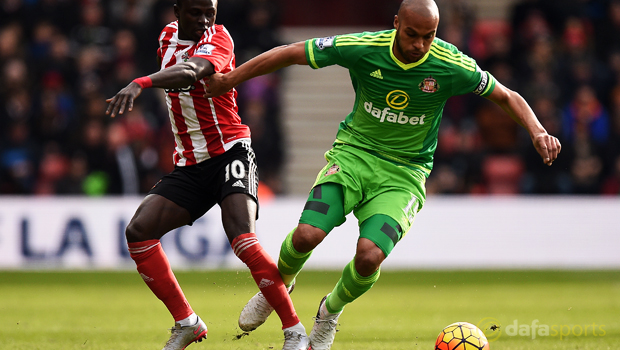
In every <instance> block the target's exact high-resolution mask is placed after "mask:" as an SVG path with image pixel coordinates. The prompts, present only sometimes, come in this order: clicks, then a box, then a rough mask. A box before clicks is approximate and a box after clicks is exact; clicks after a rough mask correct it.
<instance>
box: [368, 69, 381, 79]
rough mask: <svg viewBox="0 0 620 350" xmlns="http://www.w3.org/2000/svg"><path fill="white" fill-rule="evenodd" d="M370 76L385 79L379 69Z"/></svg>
mask: <svg viewBox="0 0 620 350" xmlns="http://www.w3.org/2000/svg"><path fill="white" fill-rule="evenodd" d="M370 76H371V77H373V78H377V79H383V75H381V69H377V70H376V71H374V72H372V73H370Z"/></svg>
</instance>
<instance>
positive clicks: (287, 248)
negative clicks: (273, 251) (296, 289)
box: [278, 229, 312, 288]
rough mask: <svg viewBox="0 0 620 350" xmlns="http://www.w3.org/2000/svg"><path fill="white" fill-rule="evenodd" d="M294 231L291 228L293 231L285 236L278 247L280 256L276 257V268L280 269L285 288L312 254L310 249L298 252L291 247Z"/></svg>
mask: <svg viewBox="0 0 620 350" xmlns="http://www.w3.org/2000/svg"><path fill="white" fill-rule="evenodd" d="M294 232H295V229H293V231H291V232H290V233H289V234H288V236H286V238H285V239H284V242H282V246H281V247H280V258H279V259H278V270H280V275H281V276H282V281H283V282H284V284H285V285H286V287H287V288H288V287H290V286H291V284H293V282H294V281H295V277H297V274H298V273H299V271H301V269H302V268H303V267H304V264H305V263H306V261H307V260H308V258H310V255H311V254H312V251H309V252H307V253H300V252H298V251H297V250H295V247H293V233H294Z"/></svg>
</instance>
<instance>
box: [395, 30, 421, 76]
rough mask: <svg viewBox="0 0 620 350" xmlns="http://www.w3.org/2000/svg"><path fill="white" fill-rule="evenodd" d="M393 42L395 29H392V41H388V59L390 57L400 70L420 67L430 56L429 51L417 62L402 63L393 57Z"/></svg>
mask: <svg viewBox="0 0 620 350" xmlns="http://www.w3.org/2000/svg"><path fill="white" fill-rule="evenodd" d="M394 40H396V29H394V31H393V32H392V40H391V41H390V57H392V60H394V62H395V63H396V64H397V65H399V66H400V68H402V69H404V70H408V69H411V68H414V67H417V66H419V65H421V64H422V63H424V62H425V61H426V59H427V58H428V55H430V53H431V51H430V50H429V51H428V52H427V53H426V55H424V57H422V58H420V60H419V61H417V62H413V63H409V64H407V63H402V62H401V61H400V60H399V59H398V58H396V56H394V49H393V47H394Z"/></svg>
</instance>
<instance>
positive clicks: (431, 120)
mask: <svg viewBox="0 0 620 350" xmlns="http://www.w3.org/2000/svg"><path fill="white" fill-rule="evenodd" d="M438 23H439V11H438V8H437V5H436V4H435V2H434V1H433V0H404V1H403V2H402V3H401V6H400V8H399V11H398V14H397V15H396V16H395V17H394V29H392V30H386V31H380V32H364V33H358V34H347V35H337V36H334V37H327V38H316V39H311V40H307V41H305V42H298V43H294V44H291V45H285V46H280V47H276V48H274V49H272V50H270V51H267V52H265V53H263V54H261V55H259V56H257V57H255V58H253V59H252V60H250V61H248V62H246V63H245V64H243V65H241V66H240V67H239V68H237V69H236V70H234V71H232V72H230V73H228V74H226V75H219V74H218V75H215V76H213V77H212V78H211V80H210V83H209V84H210V85H209V87H208V88H207V94H206V96H207V97H212V96H217V95H219V94H221V93H224V92H226V91H228V90H230V89H231V88H233V87H234V86H236V85H238V84H239V83H241V82H243V81H245V80H248V79H250V78H253V77H256V76H259V75H263V74H267V73H270V72H273V71H275V70H277V69H280V68H283V67H286V66H290V65H293V64H299V65H309V66H310V67H312V68H315V69H318V68H322V67H326V66H330V65H334V64H336V65H339V66H342V67H344V68H347V69H348V70H349V73H350V76H351V81H352V83H353V87H354V89H355V103H354V105H353V110H352V111H351V113H349V115H347V116H346V118H345V120H344V121H342V122H341V123H340V127H339V130H338V134H337V136H336V140H335V141H334V144H333V148H332V149H330V150H329V151H328V152H327V153H326V154H325V158H326V160H327V165H326V166H325V167H324V168H323V169H322V170H321V171H320V172H319V174H318V176H317V178H316V182H315V183H314V186H313V188H312V190H311V191H310V194H309V197H308V201H307V202H306V205H305V207H304V209H303V212H302V214H301V218H300V220H299V225H298V226H297V227H296V228H295V229H294V230H293V231H291V232H290V233H289V234H288V236H287V237H286V239H285V240H284V242H283V243H282V247H281V250H280V257H279V261H278V268H279V271H280V274H281V275H282V279H283V281H284V283H285V284H286V285H287V286H289V288H291V287H292V286H293V284H294V282H295V277H296V276H297V274H298V273H299V272H300V270H301V269H302V267H303V265H304V263H305V262H306V260H307V259H308V258H309V257H310V254H311V253H312V250H313V249H314V248H315V247H316V246H317V245H318V244H319V243H321V241H323V239H324V238H325V237H326V236H327V234H329V233H330V232H331V230H332V229H333V228H334V227H336V226H339V225H341V224H342V223H343V222H344V220H345V215H347V214H348V213H350V212H351V211H352V212H353V213H354V215H355V216H356V217H357V219H358V220H359V229H360V236H359V239H358V241H357V248H356V254H355V257H354V258H353V260H351V262H350V263H349V264H348V265H347V266H345V268H344V270H343V271H342V276H341V278H340V280H339V281H338V283H337V284H336V286H335V287H334V289H333V290H332V291H331V293H329V294H328V295H327V296H326V297H325V298H323V300H322V301H321V303H320V305H319V310H318V313H317V317H316V319H315V323H314V326H313V328H312V331H311V333H310V345H311V348H312V349H313V350H324V349H330V348H331V346H332V344H333V341H334V336H335V334H336V325H337V319H338V317H339V316H340V314H341V313H342V311H343V309H344V307H345V306H346V305H347V304H348V303H351V302H352V301H354V300H355V299H357V298H359V297H360V296H361V295H362V294H364V293H365V292H366V291H368V290H369V289H370V288H371V287H372V286H373V284H374V283H375V282H376V281H377V279H378V278H379V271H380V266H381V263H382V262H383V260H385V258H386V257H387V256H388V255H389V254H390V252H391V251H392V249H393V248H394V246H395V245H396V243H398V241H400V240H401V239H402V238H403V237H404V236H405V234H406V233H407V231H409V228H410V227H411V225H412V223H413V221H414V219H415V216H416V214H417V212H418V211H420V209H421V208H422V206H423V205H424V201H425V198H426V191H425V181H426V178H427V177H428V176H429V175H430V173H431V170H432V168H433V153H434V152H435V149H436V148H437V138H438V130H439V124H440V121H441V115H442V111H443V107H444V105H445V103H446V100H447V99H448V98H449V97H451V96H455V95H462V94H466V93H470V92H473V93H474V94H477V95H480V96H483V97H485V98H487V99H489V100H491V101H493V102H495V103H496V104H498V105H499V106H501V107H502V108H503V109H504V110H505V111H506V112H507V113H508V114H509V115H510V117H512V119H514V120H515V121H516V122H517V123H519V124H520V125H521V126H523V127H524V128H525V129H526V130H527V132H528V133H529V135H530V137H531V139H532V143H533V145H534V147H535V148H536V150H537V151H538V153H539V154H540V156H541V158H542V161H543V162H544V163H545V164H547V165H551V164H552V163H553V161H554V160H555V159H556V157H557V156H558V153H559V152H560V149H561V145H560V142H559V141H558V139H557V138H556V137H554V136H551V135H549V134H548V133H547V131H546V130H545V129H544V128H543V126H542V125H541V124H540V122H539V121H538V119H537V118H536V116H535V115H534V113H533V112H532V110H531V108H530V107H529V105H528V104H527V102H526V101H525V100H524V99H523V98H522V97H521V96H520V95H519V94H518V93H516V92H514V91H512V90H510V89H508V88H506V87H504V86H503V85H501V84H500V83H499V82H498V81H496V80H495V78H494V77H493V76H492V75H491V74H490V73H488V72H486V71H483V70H481V69H480V68H479V67H478V65H477V64H476V62H475V61H474V60H473V59H471V58H469V57H467V56H466V55H464V54H463V53H461V52H460V51H459V50H458V49H457V48H456V47H455V46H454V45H452V44H449V43H447V42H445V41H443V40H441V39H439V38H436V37H435V34H436V31H437V25H438ZM272 310H273V309H272V308H271V307H270V306H269V304H268V303H267V302H266V300H265V299H264V297H263V296H262V295H261V294H260V293H258V294H257V295H255V296H254V297H253V298H252V299H251V300H250V301H249V302H248V304H247V305H246V307H245V308H244V309H243V311H242V312H241V316H240V318H239V325H240V327H241V328H242V329H243V330H246V331H250V330H253V329H255V328H256V327H258V326H260V325H261V324H262V323H263V322H265V320H266V319H267V317H268V316H269V314H270V313H271V311H272Z"/></svg>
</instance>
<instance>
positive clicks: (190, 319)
mask: <svg viewBox="0 0 620 350" xmlns="http://www.w3.org/2000/svg"><path fill="white" fill-rule="evenodd" d="M177 323H178V324H180V325H181V326H183V327H187V326H193V325H195V324H196V323H198V315H196V314H195V313H193V314H191V315H189V316H187V317H186V318H184V319H182V320H180V321H178V322H177Z"/></svg>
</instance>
